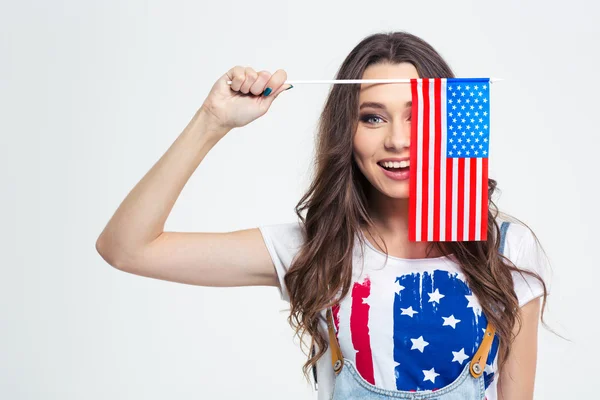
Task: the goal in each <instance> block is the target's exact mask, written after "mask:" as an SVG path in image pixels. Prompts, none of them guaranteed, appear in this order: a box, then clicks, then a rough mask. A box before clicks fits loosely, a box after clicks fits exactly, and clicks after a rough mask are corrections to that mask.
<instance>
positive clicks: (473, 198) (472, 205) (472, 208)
mask: <svg viewBox="0 0 600 400" xmlns="http://www.w3.org/2000/svg"><path fill="white" fill-rule="evenodd" d="M470 161H471V167H470V168H469V172H470V173H471V180H470V182H471V187H470V188H469V189H470V190H469V195H470V196H469V197H470V199H469V240H475V229H476V228H475V222H477V221H476V220H475V218H476V214H477V185H481V182H477V158H475V157H473V158H471V159H470Z"/></svg>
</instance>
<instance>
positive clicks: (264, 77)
mask: <svg viewBox="0 0 600 400" xmlns="http://www.w3.org/2000/svg"><path fill="white" fill-rule="evenodd" d="M270 78H271V73H270V72H269V71H260V72H259V73H258V79H257V80H256V82H254V84H253V85H252V87H251V88H250V91H251V92H252V94H254V95H256V96H260V95H261V94H262V93H263V92H264V91H265V88H266V87H267V82H269V79H270Z"/></svg>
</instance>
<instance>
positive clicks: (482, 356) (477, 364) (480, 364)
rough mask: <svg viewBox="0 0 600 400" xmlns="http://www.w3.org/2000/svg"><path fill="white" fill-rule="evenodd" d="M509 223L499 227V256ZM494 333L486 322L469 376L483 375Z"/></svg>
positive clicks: (491, 326) (492, 327)
mask: <svg viewBox="0 0 600 400" xmlns="http://www.w3.org/2000/svg"><path fill="white" fill-rule="evenodd" d="M509 224H510V222H508V221H503V222H502V224H501V225H500V247H499V248H498V252H499V253H500V254H504V243H505V242H506V231H507V230H508V226H509ZM495 333H496V329H495V328H494V326H493V325H492V324H491V323H489V322H488V325H487V327H486V328H485V333H484V334H483V340H482V341H481V344H480V345H479V349H477V352H476V353H475V355H474V356H473V359H472V360H471V366H470V368H469V370H470V371H471V375H473V377H475V378H479V377H480V376H481V374H483V370H484V368H485V364H486V362H487V356H488V353H489V352H490V349H491V347H492V342H493V341H494V334H495Z"/></svg>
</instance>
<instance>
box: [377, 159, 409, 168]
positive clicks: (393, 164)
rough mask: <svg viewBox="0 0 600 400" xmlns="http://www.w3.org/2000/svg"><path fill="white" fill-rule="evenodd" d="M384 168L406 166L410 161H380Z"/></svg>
mask: <svg viewBox="0 0 600 400" xmlns="http://www.w3.org/2000/svg"><path fill="white" fill-rule="evenodd" d="M381 165H383V166H384V167H386V168H406V167H408V166H409V165H410V161H409V160H406V161H393V162H392V161H384V162H382V163H381Z"/></svg>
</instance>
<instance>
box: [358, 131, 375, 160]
mask: <svg viewBox="0 0 600 400" xmlns="http://www.w3.org/2000/svg"><path fill="white" fill-rule="evenodd" d="M353 148H354V154H355V158H356V161H357V163H359V165H360V164H364V163H366V162H368V161H369V160H370V159H371V158H372V157H373V154H374V153H375V151H376V148H377V143H376V141H375V140H374V138H372V137H369V135H367V134H365V133H363V132H360V131H358V132H357V133H356V135H354V140H353Z"/></svg>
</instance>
